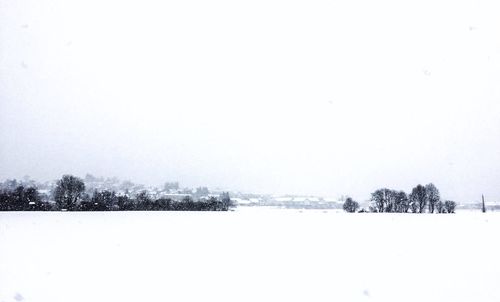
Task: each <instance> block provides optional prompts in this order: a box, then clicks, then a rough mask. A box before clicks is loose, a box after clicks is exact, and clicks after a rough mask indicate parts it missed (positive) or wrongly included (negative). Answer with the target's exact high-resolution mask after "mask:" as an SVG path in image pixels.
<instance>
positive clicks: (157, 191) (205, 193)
mask: <svg viewBox="0 0 500 302" xmlns="http://www.w3.org/2000/svg"><path fill="white" fill-rule="evenodd" d="M82 180H83V181H84V183H85V193H87V194H89V195H92V194H93V193H94V192H96V191H98V192H101V191H113V192H115V193H116V195H117V196H127V197H130V198H133V197H136V196H137V195H139V194H141V193H143V192H144V191H145V192H147V194H148V196H149V197H150V198H151V199H153V200H157V199H161V198H168V199H171V200H173V201H180V200H183V199H184V198H186V197H191V198H192V199H194V200H209V199H210V198H213V197H215V198H217V197H220V196H221V195H222V194H224V193H225V192H228V193H229V196H230V198H231V201H232V202H233V203H234V205H235V206H237V207H270V208H285V209H318V210H329V209H339V210H342V208H343V204H344V202H345V200H346V198H348V196H339V197H321V196H298V195H273V194H254V193H242V192H237V191H228V190H223V189H217V188H215V189H213V188H208V187H197V188H189V187H183V186H181V185H180V184H179V182H176V181H174V182H165V183H164V184H163V185H162V186H145V185H143V184H137V183H134V182H132V181H129V180H120V179H119V178H117V177H96V176H93V175H91V174H87V175H85V177H83V178H82ZM56 183H57V180H53V181H45V182H39V181H36V180H34V179H32V178H30V177H29V176H25V177H23V178H22V179H20V180H16V179H7V180H5V181H3V182H0V190H14V189H15V188H16V187H17V186H20V185H22V186H24V187H36V188H37V190H38V193H39V195H40V198H41V200H42V201H43V202H49V203H51V202H55V201H54V200H53V190H54V188H55V187H56ZM370 203H371V201H370V200H366V201H361V202H360V203H359V204H360V206H361V207H366V208H368V207H369V205H370ZM480 208H481V205H480V204H479V203H466V204H458V205H457V209H462V210H468V209H470V210H476V209H480ZM488 208H489V209H490V210H500V203H496V202H493V203H489V205H488Z"/></svg>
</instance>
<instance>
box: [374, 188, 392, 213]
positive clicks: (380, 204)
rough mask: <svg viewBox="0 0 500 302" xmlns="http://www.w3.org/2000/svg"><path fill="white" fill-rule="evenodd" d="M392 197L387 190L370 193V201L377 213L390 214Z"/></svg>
mask: <svg viewBox="0 0 500 302" xmlns="http://www.w3.org/2000/svg"><path fill="white" fill-rule="evenodd" d="M392 195H393V194H392V191H391V190H389V189H387V188H384V189H378V190H377V191H375V192H373V193H372V201H373V202H374V206H375V208H376V209H377V212H379V213H382V212H390V211H391V210H392V203H391V201H392Z"/></svg>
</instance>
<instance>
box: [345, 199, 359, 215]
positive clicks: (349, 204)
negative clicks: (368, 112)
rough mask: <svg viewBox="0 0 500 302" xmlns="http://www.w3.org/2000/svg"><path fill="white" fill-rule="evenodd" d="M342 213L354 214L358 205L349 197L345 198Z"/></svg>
mask: <svg viewBox="0 0 500 302" xmlns="http://www.w3.org/2000/svg"><path fill="white" fill-rule="evenodd" d="M343 208H344V211H346V212H349V213H355V212H356V211H357V210H358V208H359V203H357V202H356V201H354V200H353V199H352V198H351V197H347V199H346V200H345V202H344V205H343Z"/></svg>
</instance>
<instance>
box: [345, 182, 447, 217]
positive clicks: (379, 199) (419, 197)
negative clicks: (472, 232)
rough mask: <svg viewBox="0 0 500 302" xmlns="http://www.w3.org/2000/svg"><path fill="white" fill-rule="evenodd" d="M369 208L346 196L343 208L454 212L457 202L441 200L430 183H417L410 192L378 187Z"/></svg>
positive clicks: (363, 210)
mask: <svg viewBox="0 0 500 302" xmlns="http://www.w3.org/2000/svg"><path fill="white" fill-rule="evenodd" d="M371 202H372V205H370V207H369V209H368V210H366V209H360V210H359V203H358V202H356V201H354V200H353V199H352V198H350V197H349V198H347V199H346V200H345V202H344V205H343V208H344V210H345V211H346V212H350V213H354V212H357V211H358V212H375V213H426V212H427V213H455V208H456V206H457V203H456V202H454V201H452V200H446V201H443V200H441V196H440V194H439V190H438V189H437V188H436V186H435V185H434V184H432V183H430V184H427V185H425V186H423V185H420V184H419V185H417V186H416V187H414V188H413V189H412V191H411V193H410V194H406V192H404V191H398V190H391V189H387V188H383V189H378V190H376V191H375V192H373V193H372V194H371Z"/></svg>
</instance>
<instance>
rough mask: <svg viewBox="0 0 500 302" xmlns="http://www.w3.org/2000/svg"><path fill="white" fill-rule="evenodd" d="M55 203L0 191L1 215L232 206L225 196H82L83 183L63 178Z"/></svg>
mask: <svg viewBox="0 0 500 302" xmlns="http://www.w3.org/2000/svg"><path fill="white" fill-rule="evenodd" d="M53 198H54V201H55V203H54V202H48V201H44V200H43V199H42V198H41V196H40V194H39V192H38V190H37V189H36V188H35V187H28V188H26V187H24V186H22V185H21V186H18V187H16V188H15V189H13V190H12V189H3V190H1V191H0V211H59V210H65V211H228V210H229V209H230V208H231V207H233V206H234V204H233V202H232V201H231V198H230V197H229V194H228V193H223V194H222V195H221V196H220V198H215V197H210V198H208V199H207V200H198V201H194V200H193V198H191V197H190V196H186V197H184V198H183V199H182V200H180V201H176V200H172V199H170V198H160V199H156V200H153V199H152V198H150V196H149V195H148V193H147V191H142V192H140V193H139V194H137V195H136V196H135V197H129V196H126V195H124V196H118V195H117V194H116V193H115V192H114V191H107V190H104V191H94V192H93V194H92V195H89V194H87V193H85V183H84V182H83V181H82V180H81V179H79V178H78V177H75V176H72V175H64V176H63V177H62V178H61V179H60V180H58V182H57V185H56V187H55V189H54V191H53Z"/></svg>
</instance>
